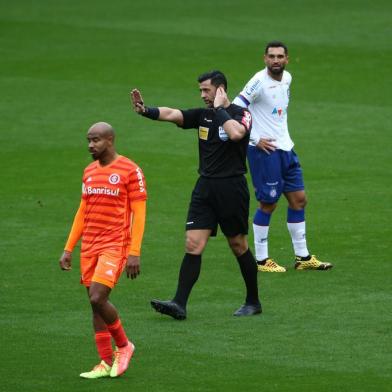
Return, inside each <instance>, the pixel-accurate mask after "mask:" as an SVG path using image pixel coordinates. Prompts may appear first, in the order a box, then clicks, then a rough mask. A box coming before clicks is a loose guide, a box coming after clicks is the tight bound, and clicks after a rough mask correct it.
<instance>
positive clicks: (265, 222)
mask: <svg viewBox="0 0 392 392" xmlns="http://www.w3.org/2000/svg"><path fill="white" fill-rule="evenodd" d="M270 220H271V214H268V213H266V212H264V211H262V210H260V208H258V209H257V210H256V213H255V216H254V217H253V223H254V224H255V225H258V226H269V224H270Z"/></svg>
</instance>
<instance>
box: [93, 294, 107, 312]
mask: <svg viewBox="0 0 392 392" xmlns="http://www.w3.org/2000/svg"><path fill="white" fill-rule="evenodd" d="M89 299H90V304H91V306H92V307H93V308H95V309H97V308H101V307H102V306H104V305H105V303H106V302H107V300H108V299H107V296H106V295H103V294H102V293H100V292H97V291H90V292H89Z"/></svg>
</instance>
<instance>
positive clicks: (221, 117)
mask: <svg viewBox="0 0 392 392" xmlns="http://www.w3.org/2000/svg"><path fill="white" fill-rule="evenodd" d="M215 117H216V120H217V121H218V124H220V125H223V124H224V123H225V122H226V121H228V120H232V118H231V117H230V114H229V113H227V112H226V110H225V108H224V107H223V106H218V107H217V108H216V115H215Z"/></svg>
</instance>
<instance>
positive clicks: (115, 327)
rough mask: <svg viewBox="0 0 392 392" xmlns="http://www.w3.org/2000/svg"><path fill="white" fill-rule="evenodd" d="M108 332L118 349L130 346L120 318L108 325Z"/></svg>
mask: <svg viewBox="0 0 392 392" xmlns="http://www.w3.org/2000/svg"><path fill="white" fill-rule="evenodd" d="M108 330H109V332H110V334H111V335H112V338H113V339H114V341H115V342H116V346H117V347H124V346H126V345H127V344H128V338H127V335H126V334H125V331H124V328H123V326H122V324H121V320H120V319H119V318H118V319H117V320H116V321H115V322H114V323H113V324H108Z"/></svg>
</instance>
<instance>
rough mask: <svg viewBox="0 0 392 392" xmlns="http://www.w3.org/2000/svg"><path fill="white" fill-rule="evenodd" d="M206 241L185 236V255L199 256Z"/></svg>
mask: <svg viewBox="0 0 392 392" xmlns="http://www.w3.org/2000/svg"><path fill="white" fill-rule="evenodd" d="M206 243H207V241H206V240H204V239H201V238H197V237H193V236H192V235H188V234H187V236H186V239H185V251H186V253H190V254H194V255H198V254H201V253H202V252H203V250H204V247H205V246H206Z"/></svg>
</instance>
